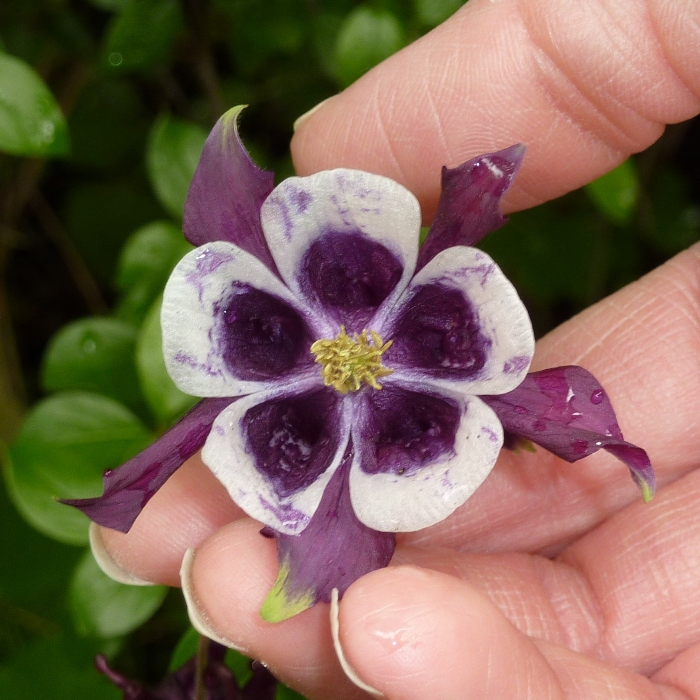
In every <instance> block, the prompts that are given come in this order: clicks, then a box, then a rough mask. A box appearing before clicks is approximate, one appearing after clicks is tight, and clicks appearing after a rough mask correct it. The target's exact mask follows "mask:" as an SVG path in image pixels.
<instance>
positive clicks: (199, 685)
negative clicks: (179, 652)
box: [194, 635, 210, 700]
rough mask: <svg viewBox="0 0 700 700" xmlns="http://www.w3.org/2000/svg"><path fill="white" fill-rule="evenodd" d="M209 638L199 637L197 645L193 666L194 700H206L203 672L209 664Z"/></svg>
mask: <svg viewBox="0 0 700 700" xmlns="http://www.w3.org/2000/svg"><path fill="white" fill-rule="evenodd" d="M209 643H210V642H209V638H208V637H205V636H204V635H200V636H199V644H198V645H197V656H196V657H195V662H194V663H195V666H194V700H207V689H206V687H205V686H204V671H205V670H206V668H207V663H208V662H209Z"/></svg>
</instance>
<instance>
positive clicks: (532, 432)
mask: <svg viewBox="0 0 700 700" xmlns="http://www.w3.org/2000/svg"><path fill="white" fill-rule="evenodd" d="M481 398H482V400H483V401H485V402H486V403H487V404H488V405H489V406H491V408H492V409H493V410H494V411H495V412H496V415H497V416H498V418H499V419H500V421H501V423H502V424H503V429H504V430H505V431H506V434H510V441H508V440H507V441H506V444H509V442H510V444H515V443H514V442H513V436H515V437H520V438H525V439H527V440H530V441H531V442H534V443H537V444H538V445H540V446H542V447H544V448H545V449H547V450H549V451H550V452H553V453H554V454H555V455H557V457H561V458H562V459H565V460H566V461H567V462H576V461H577V460H579V459H582V458H583V457H587V456H588V455H590V454H592V453H593V452H597V451H598V450H599V449H604V450H606V451H607V452H609V453H610V454H612V455H614V456H615V457H617V458H618V459H619V460H621V461H622V462H624V463H625V464H626V465H627V466H628V467H629V470H630V472H631V474H632V478H633V479H634V481H635V482H636V483H637V485H638V486H639V488H640V489H641V490H642V496H643V498H644V500H645V501H648V500H650V499H651V497H652V496H653V495H654V489H655V488H656V478H655V476H654V470H653V468H652V466H651V462H650V461H649V457H648V455H647V453H646V452H645V451H644V450H643V449H642V448H641V447H637V446H636V445H632V444H631V443H629V442H625V440H624V438H623V436H622V431H621V430H620V426H619V425H618V423H617V418H616V417H615V412H614V411H613V408H612V406H611V404H610V400H609V399H608V397H607V394H606V393H605V391H604V389H603V387H602V386H601V385H600V383H599V382H598V380H597V379H596V378H595V377H594V376H593V375H592V374H591V373H590V372H588V371H587V370H585V369H583V367H574V366H567V367H553V368H551V369H545V370H543V371H541V372H533V373H531V374H528V375H527V377H525V380H524V381H523V382H522V384H520V386H518V388H517V389H514V390H513V391H511V392H509V393H507V394H502V395H500V396H482V397H481Z"/></svg>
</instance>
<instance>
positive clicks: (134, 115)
mask: <svg viewBox="0 0 700 700" xmlns="http://www.w3.org/2000/svg"><path fill="white" fill-rule="evenodd" d="M68 126H69V128H70V134H71V141H72V145H73V148H72V150H71V157H70V162H71V164H75V165H78V166H80V167H81V168H90V169H95V170H106V169H109V168H116V167H133V166H134V165H136V164H137V163H138V162H139V161H140V159H141V158H142V153H143V147H144V144H145V142H146V136H147V134H148V128H149V126H150V119H148V118H147V117H146V110H145V109H144V105H142V104H141V102H140V99H139V94H138V92H137V90H136V88H135V86H134V85H132V84H131V83H130V82H129V81H128V80H126V79H118V80H115V79H114V78H106V77H105V76H102V75H101V76H99V77H98V79H97V80H96V81H95V82H93V83H91V84H90V85H88V86H87V87H86V88H85V89H84V90H82V91H81V93H80V96H79V97H78V101H77V102H76V105H75V107H74V108H73V111H72V112H71V114H70V116H69V117H68Z"/></svg>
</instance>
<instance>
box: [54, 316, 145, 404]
mask: <svg viewBox="0 0 700 700" xmlns="http://www.w3.org/2000/svg"><path fill="white" fill-rule="evenodd" d="M135 350H136V329H135V328H134V327H133V326H132V325H130V324H128V323H125V322H124V321H119V320H117V319H114V318H84V319H81V320H79V321H75V322H73V323H70V324H68V325H67V326H64V327H63V328H62V329H61V330H60V331H59V332H58V333H57V334H56V335H55V336H54V338H53V339H52V341H51V343H50V344H49V347H48V350H47V352H46V356H45V358H44V368H43V370H44V371H43V384H44V388H45V389H46V391H69V390H76V391H89V392H94V393H96V394H101V395H102V396H108V397H109V398H112V399H115V400H116V401H119V402H121V403H123V404H126V405H127V406H128V407H129V408H131V409H132V410H134V411H136V412H137V413H140V412H141V411H142V410H143V409H144V408H145V404H144V400H143V396H142V395H141V391H140V385H139V380H138V376H137V374H136V362H135V358H134V353H135Z"/></svg>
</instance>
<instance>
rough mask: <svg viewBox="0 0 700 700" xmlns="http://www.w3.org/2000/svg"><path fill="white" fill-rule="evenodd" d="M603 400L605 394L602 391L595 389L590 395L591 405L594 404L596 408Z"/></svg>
mask: <svg viewBox="0 0 700 700" xmlns="http://www.w3.org/2000/svg"><path fill="white" fill-rule="evenodd" d="M604 398H605V392H604V391H603V390H602V389H596V390H595V391H594V392H593V393H592V394H591V403H592V404H595V405H596V406H597V405H598V404H599V403H601V402H602V401H603V399H604Z"/></svg>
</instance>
